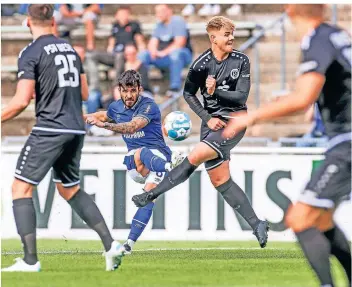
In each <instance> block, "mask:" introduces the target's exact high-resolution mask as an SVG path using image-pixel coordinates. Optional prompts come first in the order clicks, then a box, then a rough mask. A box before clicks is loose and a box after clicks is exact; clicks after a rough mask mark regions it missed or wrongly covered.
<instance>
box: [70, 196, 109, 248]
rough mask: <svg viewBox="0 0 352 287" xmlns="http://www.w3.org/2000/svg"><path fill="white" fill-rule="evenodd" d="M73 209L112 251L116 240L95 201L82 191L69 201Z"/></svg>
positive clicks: (105, 246)
mask: <svg viewBox="0 0 352 287" xmlns="http://www.w3.org/2000/svg"><path fill="white" fill-rule="evenodd" d="M68 203H69V204H70V205H71V207H72V209H73V210H74V211H76V213H77V214H78V215H79V216H80V217H81V218H82V219H83V220H84V221H85V222H86V223H87V225H88V226H89V227H90V228H92V229H93V230H94V231H96V232H97V233H98V234H99V236H100V238H101V240H102V242H103V245H104V248H105V250H106V251H108V250H110V248H111V243H112V242H113V241H114V239H113V238H112V236H111V233H110V231H109V229H108V227H107V226H106V223H105V220H104V218H103V216H102V215H101V213H100V211H99V209H98V207H97V205H96V204H95V202H94V200H93V199H92V198H91V197H90V196H89V195H88V194H87V193H85V192H84V191H83V190H82V189H80V190H78V192H77V193H76V194H75V195H74V196H73V197H72V198H71V199H70V200H69V201H68Z"/></svg>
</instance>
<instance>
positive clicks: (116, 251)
mask: <svg viewBox="0 0 352 287" xmlns="http://www.w3.org/2000/svg"><path fill="white" fill-rule="evenodd" d="M124 255H125V247H124V246H123V245H121V244H120V243H119V242H118V241H113V242H112V243H111V248H110V250H109V251H105V252H104V253H103V256H105V262H106V269H105V270H106V271H114V270H116V269H117V268H119V266H120V265H121V263H122V257H123V256H124Z"/></svg>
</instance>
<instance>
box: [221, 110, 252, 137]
mask: <svg viewBox="0 0 352 287" xmlns="http://www.w3.org/2000/svg"><path fill="white" fill-rule="evenodd" d="M231 116H232V117H233V118H231V119H230V121H229V122H228V123H227V127H225V129H224V131H223V132H222V136H223V137H224V138H226V139H231V138H233V137H234V136H235V135H237V134H238V133H239V132H241V131H243V130H244V129H245V128H247V127H249V126H252V125H253V124H254V123H255V115H254V114H248V113H247V112H237V113H232V114H231Z"/></svg>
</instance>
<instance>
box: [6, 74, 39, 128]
mask: <svg viewBox="0 0 352 287" xmlns="http://www.w3.org/2000/svg"><path fill="white" fill-rule="evenodd" d="M34 87H35V81H34V80H27V79H23V80H20V81H19V82H18V84H17V89H16V94H15V96H14V97H13V98H12V99H11V101H10V103H9V104H8V105H7V106H6V107H5V108H3V109H2V111H1V122H2V123H3V122H6V121H8V120H11V119H12V118H14V117H16V116H17V115H19V114H20V113H21V112H22V111H23V110H25V109H26V108H27V106H28V105H29V103H30V102H31V99H32V98H33V93H34Z"/></svg>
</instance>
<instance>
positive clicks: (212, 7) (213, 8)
mask: <svg viewBox="0 0 352 287" xmlns="http://www.w3.org/2000/svg"><path fill="white" fill-rule="evenodd" d="M195 10H196V8H195V6H194V5H193V4H187V5H186V6H185V7H184V8H183V10H182V12H181V14H182V16H185V17H187V16H191V15H193V14H194V12H195ZM220 13H221V7H220V5H219V4H205V5H203V7H202V8H200V9H199V11H198V15H199V16H215V15H219V14H220ZM241 13H242V9H241V6H240V5H238V4H233V5H231V7H230V8H228V9H227V10H226V14H227V15H228V16H239V15H241Z"/></svg>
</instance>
